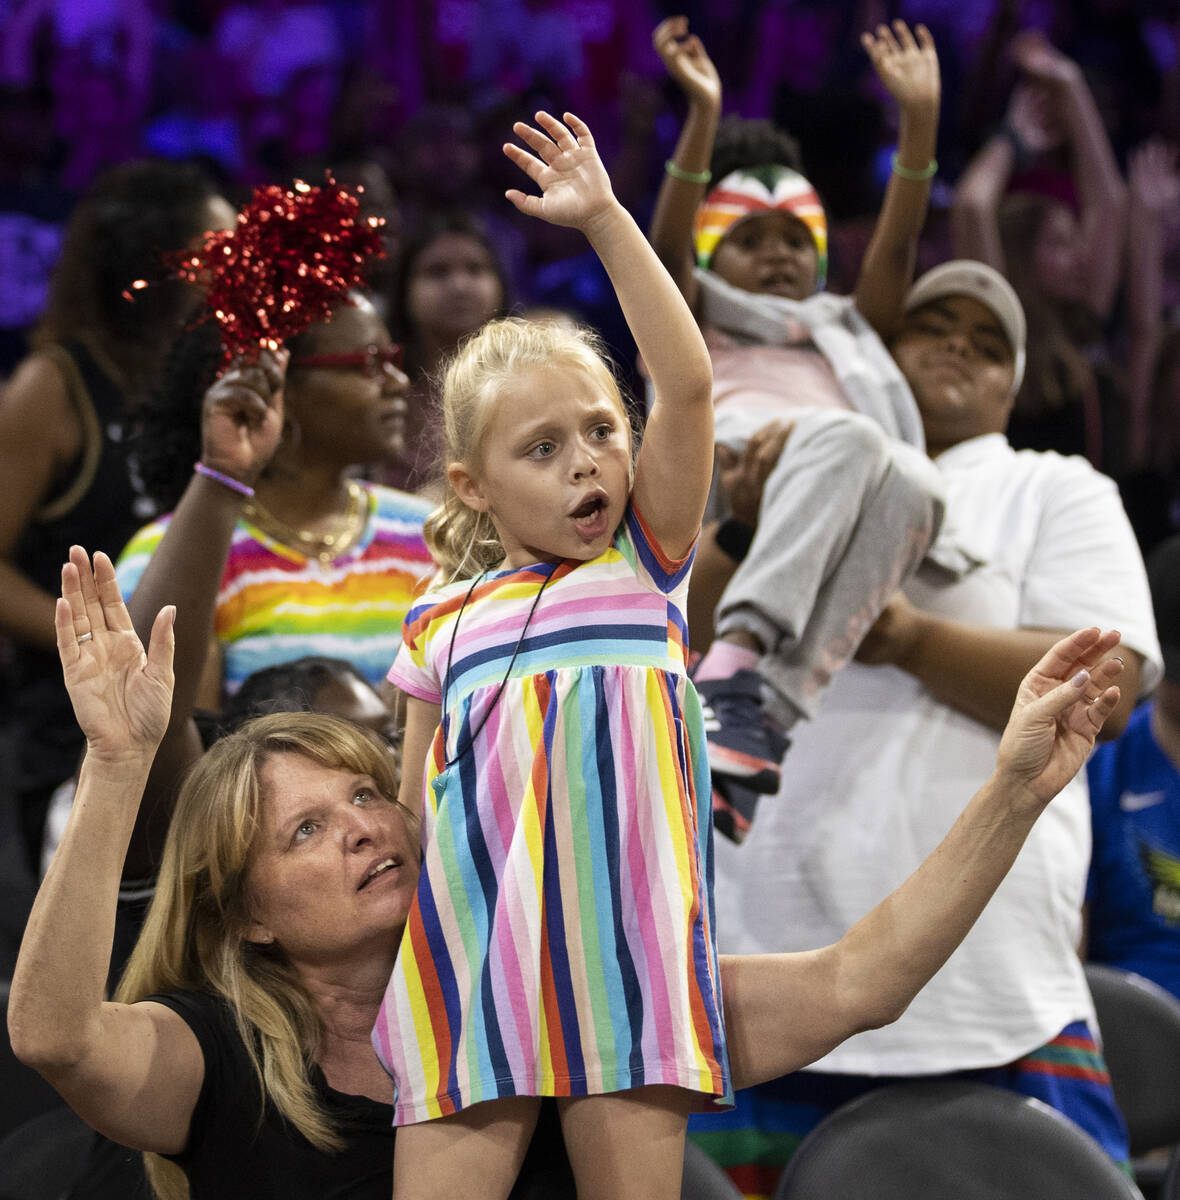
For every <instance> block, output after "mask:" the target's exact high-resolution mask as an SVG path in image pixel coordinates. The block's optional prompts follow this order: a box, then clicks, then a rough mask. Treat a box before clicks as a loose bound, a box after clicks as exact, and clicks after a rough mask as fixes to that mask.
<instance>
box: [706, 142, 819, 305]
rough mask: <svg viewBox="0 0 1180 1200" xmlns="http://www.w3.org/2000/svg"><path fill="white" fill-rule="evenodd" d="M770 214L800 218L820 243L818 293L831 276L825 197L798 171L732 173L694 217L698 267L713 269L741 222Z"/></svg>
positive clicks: (761, 169)
mask: <svg viewBox="0 0 1180 1200" xmlns="http://www.w3.org/2000/svg"><path fill="white" fill-rule="evenodd" d="M769 212H788V213H790V214H791V215H792V216H794V217H798V218H799V220H800V221H802V222H803V224H804V225H806V226H807V229H808V232H809V233H810V234H811V236H812V239H813V240H814V241H815V249H816V255H817V260H816V275H815V286H816V291H819V290H821V289H822V288H823V286H824V283H825V281H826V279H827V274H828V221H827V217H826V216H825V215H824V206H823V204H822V203H821V202H820V198H819V195H818V194H817V193H816V190H815V188H813V187H812V186H811V184H810V182H808V180H807V179H805V178H804V177H803V176H802V175H800V174H799V172H798V171H793V170H791V168H790V167H782V166H775V165H769V166H764V167H747V168H744V169H743V170H740V171H730V173H729V174H728V175H726V176H725V178H724V179H722V180H721V182H720V183H718V184H717V185H716V186H715V187H713V188H712V189H711V190H710V191H709V193H708V195H706V196H705V198H704V200H702V201H701V203H700V205H699V207H698V208H697V211H696V216H695V217H694V219H693V230H692V238H693V248H694V249H695V251H696V256H697V266H699V267H700V268H701V269H702V270H708V267H709V263H710V262H711V261H712V259H713V255H714V254H715V253H716V252H717V247H718V245H719V244H720V242H721V239H722V238H723V237H725V235H726V234H727V233H728V232H729V231H730V230H731V229H732V228H733V227H734V226H735V225H736V224H737V223H738V222H739V221H741V220H743V219H744V218H746V217H757V216H761V215H762V214H763V213H769Z"/></svg>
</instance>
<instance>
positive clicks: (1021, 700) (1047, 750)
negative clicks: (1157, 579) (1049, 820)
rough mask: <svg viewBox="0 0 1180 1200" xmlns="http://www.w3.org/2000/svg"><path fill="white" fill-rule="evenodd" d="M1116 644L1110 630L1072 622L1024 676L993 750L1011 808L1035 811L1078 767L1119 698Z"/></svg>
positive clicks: (998, 775)
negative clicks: (1010, 796) (997, 746)
mask: <svg viewBox="0 0 1180 1200" xmlns="http://www.w3.org/2000/svg"><path fill="white" fill-rule="evenodd" d="M1118 643H1119V635H1118V633H1117V632H1116V631H1115V630H1108V631H1107V632H1105V633H1103V632H1101V631H1099V630H1098V629H1079V630H1078V631H1077V632H1076V633H1072V634H1070V636H1069V637H1067V638H1062V639H1061V641H1059V642H1058V643H1057V644H1056V645H1054V646H1053V648H1052V649H1051V650H1049V652H1048V653H1047V654H1046V655H1045V656H1044V658H1042V659H1041V661H1040V662H1039V663H1037V665H1036V666H1035V667H1033V669H1032V670H1031V671H1030V672H1029V673H1028V674H1027V675H1026V676H1025V677H1024V681H1023V682H1022V683H1021V685H1020V690H1019V691H1018V692H1017V694H1016V703H1015V705H1014V706H1013V708H1012V716H1011V717H1010V718H1009V720H1008V725H1007V728H1006V729H1005V730H1004V735H1003V737H1002V738H1001V739H1000V749H999V753H998V754H997V757H996V778H997V781H998V782H1000V783H1001V784H1003V785H1004V786H1006V787H1008V788H1011V789H1013V795H1014V806H1015V808H1016V809H1018V810H1023V811H1026V812H1028V811H1032V812H1036V811H1039V809H1040V808H1042V807H1043V806H1044V805H1046V804H1047V803H1048V802H1049V801H1050V800H1052V799H1053V797H1054V796H1055V795H1057V793H1058V792H1059V791H1061V789H1062V788H1063V787H1065V785H1066V784H1067V783H1068V782H1069V781H1070V780H1071V779H1072V778H1073V777H1074V776H1075V775H1076V774H1077V773H1078V771H1080V770H1081V768H1082V764H1083V763H1085V761H1086V758H1087V756H1088V755H1089V753H1090V751H1091V750H1092V749H1093V748H1094V740H1095V738H1097V736H1098V734H1099V732H1100V731H1101V729H1102V726H1103V724H1104V723H1105V721H1106V718H1107V717H1109V716H1110V714H1111V713H1112V712H1113V711H1114V708H1115V705H1117V704H1118V702H1119V689H1118V688H1117V687H1115V686H1114V681H1115V680H1116V679H1117V678H1118V675H1119V672H1120V671H1121V670H1122V669H1123V664H1122V661H1121V660H1120V659H1118V658H1110V657H1108V656H1109V655H1110V653H1111V651H1112V650H1114V648H1115V647H1116V646H1117V645H1118Z"/></svg>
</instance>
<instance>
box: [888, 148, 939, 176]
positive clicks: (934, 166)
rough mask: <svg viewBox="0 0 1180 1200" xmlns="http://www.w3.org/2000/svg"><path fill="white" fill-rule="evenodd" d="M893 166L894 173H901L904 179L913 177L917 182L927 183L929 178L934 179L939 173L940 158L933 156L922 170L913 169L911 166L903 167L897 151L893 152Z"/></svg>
mask: <svg viewBox="0 0 1180 1200" xmlns="http://www.w3.org/2000/svg"><path fill="white" fill-rule="evenodd" d="M890 162H891V165H892V167H893V173H894V175H900V176H901V178H902V179H912V180H914V181H915V182H916V183H925V182H926V180H927V179H933V178H934V176H935V175H937V174H938V159H937V158H932V159H931V160H930V162H929V163H928V164H927V165H926V166H924V167H923V168H922V169H921V170H920V171H914V170H911V168H909V167H903V166H902V165H901V163H899V162H898V161H897V151H896V150H895V151H894V152H893V158H892V159H891V160H890Z"/></svg>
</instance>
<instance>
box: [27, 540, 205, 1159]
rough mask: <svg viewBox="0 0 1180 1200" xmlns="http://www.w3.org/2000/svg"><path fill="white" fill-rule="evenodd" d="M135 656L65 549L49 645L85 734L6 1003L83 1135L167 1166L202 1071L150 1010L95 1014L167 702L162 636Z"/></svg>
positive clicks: (91, 575)
mask: <svg viewBox="0 0 1180 1200" xmlns="http://www.w3.org/2000/svg"><path fill="white" fill-rule="evenodd" d="M175 611H176V610H175V609H174V608H171V607H168V608H164V609H161V610H160V612H159V614H158V615H157V616H156V619H155V622H154V624H153V627H152V636H151V642H150V645H149V649H148V651H147V653H145V652H144V649H143V645H142V644H141V642H140V640H139V638H138V637H137V636H136V634H135V630H134V629H133V628H132V625H131V618H130V617H129V616H128V615H127V609H126V607H125V606H124V604H123V601H122V598H121V597H120V595H119V588H118V584H117V583H116V582H115V571H114V568H113V567H112V566H111V562H110V560H109V559H108V558H107V557H106V555H104V554H96V555H95V556H94V567H93V570H92V569H91V566H90V562H89V560H88V559H87V557H86V552H85V551H84V550H82V549H81V547H78V546H75V547H73V548H72V549H71V550H70V561H69V562H68V563H67V564H66V565H65V566H64V567H63V568H62V598H61V599H59V600H58V602H57V613H56V626H57V646H58V652H59V654H60V656H61V661H62V669H63V672H64V674H65V682H66V688H67V689H68V690H69V693H70V700H71V701H72V702H73V705H74V712H75V714H76V715H77V718H78V724H79V725H80V726H81V727H82V732H83V733H84V734H85V735H86V757H85V759H84V760H83V763H82V768H81V771H80V773H79V777H78V789H77V792H76V793H75V796H74V805H73V809H72V811H71V813H70V818H69V822H68V824H67V825H66V831H65V834H64V835H63V837H62V840H61V842H60V844H59V846H58V849H57V853H56V854H55V855H54V857H53V861H52V862H51V863H50V866H49V870H48V871H47V872H46V875H45V879H44V881H43V882H42V884H41V887H40V889H39V890H38V893H37V899H36V902H35V903H34V905H33V911H32V914H31V915H30V917H29V922H28V925H27V926H26V928H25V936H24V939H23V940H22V942H21V949H20V956H19V958H18V959H17V964H16V971H15V972H14V974H13V979H12V988H11V991H10V994H9V1000H8V1032H9V1036H10V1038H11V1041H12V1048H13V1052H14V1053H15V1054H16V1056H17V1057H18V1058H19V1059H20V1060H21V1061H22V1062H24V1063H27V1064H28V1065H29V1066H31V1067H34V1068H35V1069H36V1070H38V1071H39V1072H40V1073H41V1074H42V1075H43V1076H44V1077H45V1078H46V1079H47V1080H48V1081H49V1082H50V1083H51V1084H52V1085H53V1086H54V1087H55V1088H56V1089H57V1090H58V1091H59V1092H60V1093H61V1094H62V1096H63V1097H64V1098H65V1100H66V1101H67V1103H69V1105H70V1106H71V1107H72V1108H73V1109H74V1110H75V1111H76V1112H77V1113H78V1115H79V1116H81V1117H82V1119H83V1120H85V1121H86V1122H87V1123H88V1124H90V1125H91V1126H93V1127H94V1128H95V1129H97V1130H98V1131H99V1132H100V1133H104V1134H106V1135H107V1136H108V1137H110V1138H113V1139H114V1140H115V1141H117V1142H121V1143H122V1144H124V1145H127V1146H133V1147H136V1148H138V1149H142V1150H156V1151H160V1152H163V1153H169V1152H172V1153H175V1152H178V1151H179V1150H181V1149H182V1148H183V1147H184V1144H185V1141H186V1139H187V1137H188V1127H189V1121H190V1119H191V1117H192V1110H193V1106H194V1105H195V1104H196V1101H197V1096H198V1095H199V1093H200V1089H201V1082H202V1080H203V1078H204V1069H205V1068H204V1059H203V1057H202V1055H201V1050H200V1046H199V1045H198V1043H197V1039H196V1037H195V1035H194V1034H193V1032H192V1030H191V1029H190V1028H189V1027H188V1025H187V1024H186V1023H185V1022H184V1021H183V1020H182V1019H181V1018H180V1017H179V1016H177V1015H176V1014H175V1013H174V1012H172V1011H171V1010H170V1009H168V1008H165V1007H164V1006H163V1005H160V1004H150V1003H144V1004H131V1005H127V1004H106V1003H104V1002H103V990H104V986H105V983H106V977H107V969H108V966H109V964H110V957H111V945H112V940H113V937H114V928H115V901H116V897H117V894H118V888H119V876H120V873H121V871H122V866H123V856H124V854H125V853H126V850H127V842H128V839H129V838H130V836H131V827H132V825H133V824H134V822H135V813H136V809H137V808H138V805H139V797H140V793H141V792H142V790H143V785H144V782H145V780H146V779H147V774H148V768H149V767H150V765H151V761H152V756H153V755H154V754H155V752H156V747H157V745H158V744H159V741H160V738H161V737H162V736H163V733H164V729H165V726H166V725H167V724H168V712H169V707H170V704H171V700H172V649H173V637H172V623H173V619H174V617H175Z"/></svg>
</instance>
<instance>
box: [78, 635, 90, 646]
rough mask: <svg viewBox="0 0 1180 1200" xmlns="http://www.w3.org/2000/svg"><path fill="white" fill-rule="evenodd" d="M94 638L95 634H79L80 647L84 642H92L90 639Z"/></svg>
mask: <svg viewBox="0 0 1180 1200" xmlns="http://www.w3.org/2000/svg"><path fill="white" fill-rule="evenodd" d="M92 637H94V634H92V633H80V634H78V645H79V646H80V645H81V644H82V643H83V642H88V641H90V639H91V638H92Z"/></svg>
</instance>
